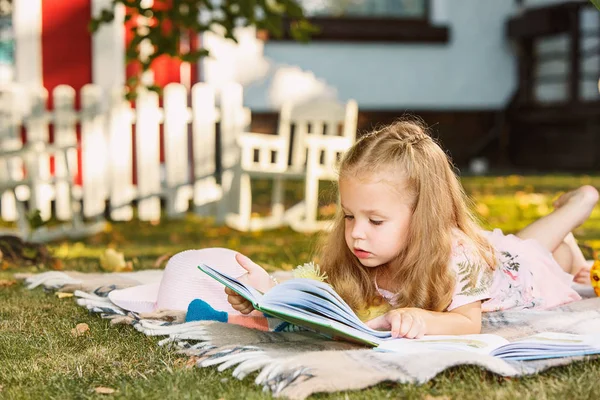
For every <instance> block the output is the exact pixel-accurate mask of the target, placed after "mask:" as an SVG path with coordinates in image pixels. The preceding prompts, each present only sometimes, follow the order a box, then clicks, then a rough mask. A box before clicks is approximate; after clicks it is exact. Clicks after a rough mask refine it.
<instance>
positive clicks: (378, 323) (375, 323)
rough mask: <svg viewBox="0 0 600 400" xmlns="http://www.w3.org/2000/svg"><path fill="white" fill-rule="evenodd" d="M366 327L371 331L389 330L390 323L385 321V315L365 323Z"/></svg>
mask: <svg viewBox="0 0 600 400" xmlns="http://www.w3.org/2000/svg"><path fill="white" fill-rule="evenodd" d="M366 325H367V326H368V327H369V328H371V329H389V328H390V323H389V322H388V320H387V319H386V316H385V315H380V316H379V317H376V318H373V319H372V320H370V321H367V322H366Z"/></svg>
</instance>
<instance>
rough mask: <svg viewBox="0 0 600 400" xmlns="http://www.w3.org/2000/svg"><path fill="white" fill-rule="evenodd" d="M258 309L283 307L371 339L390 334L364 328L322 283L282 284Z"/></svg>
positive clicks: (302, 280) (346, 305)
mask: <svg viewBox="0 0 600 400" xmlns="http://www.w3.org/2000/svg"><path fill="white" fill-rule="evenodd" d="M261 303H262V306H263V307H265V309H266V308H267V307H269V306H270V305H278V306H283V305H285V306H286V309H288V310H290V311H293V310H296V309H297V310H303V311H304V312H305V313H309V314H311V313H314V314H315V315H317V316H320V317H322V318H326V319H332V320H335V321H336V322H338V323H341V324H344V325H347V326H349V327H352V328H354V329H357V330H360V331H362V332H365V333H368V334H370V335H373V336H375V337H380V338H383V337H389V336H390V333H389V331H388V332H382V331H376V330H374V329H371V328H369V327H368V326H367V325H365V323H364V322H362V321H361V320H360V318H358V316H357V315H356V314H355V313H354V311H352V309H351V308H350V306H349V305H348V304H346V302H344V300H342V298H341V297H340V296H339V295H338V294H337V293H336V292H335V291H334V290H333V289H332V288H331V286H329V285H327V284H326V283H323V282H319V281H316V280H313V279H292V280H289V281H285V282H283V283H281V284H279V285H277V286H275V287H274V288H273V289H271V290H270V291H269V292H268V293H267V294H265V296H264V298H263V300H262V302H261Z"/></svg>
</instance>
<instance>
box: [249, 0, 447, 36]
mask: <svg viewBox="0 0 600 400" xmlns="http://www.w3.org/2000/svg"><path fill="white" fill-rule="evenodd" d="M430 8H431V0H426V1H425V14H424V16H423V17H422V18H415V17H410V18H402V17H362V16H341V17H326V16H315V17H309V18H307V19H308V21H310V22H311V23H312V24H313V25H315V26H317V27H319V29H320V32H319V33H318V34H315V35H313V36H312V38H311V42H363V43H364V42H387V43H433V44H436V43H437V44H444V43H448V41H449V40H450V34H449V28H448V27H446V26H434V25H431V23H430ZM291 23H293V22H291V21H285V22H284V29H283V35H282V37H280V38H277V37H271V36H269V35H268V34H267V33H266V32H260V33H259V37H260V38H261V39H263V40H268V41H292V40H293V39H292V36H291V34H290V25H291Z"/></svg>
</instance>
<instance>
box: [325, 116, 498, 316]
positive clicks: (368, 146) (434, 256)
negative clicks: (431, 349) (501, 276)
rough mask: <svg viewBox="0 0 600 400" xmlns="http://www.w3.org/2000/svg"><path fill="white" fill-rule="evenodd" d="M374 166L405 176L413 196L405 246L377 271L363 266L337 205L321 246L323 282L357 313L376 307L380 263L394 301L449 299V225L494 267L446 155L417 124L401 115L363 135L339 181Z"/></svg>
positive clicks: (424, 304) (439, 307)
mask: <svg viewBox="0 0 600 400" xmlns="http://www.w3.org/2000/svg"><path fill="white" fill-rule="evenodd" d="M380 171H386V172H387V171H389V172H392V173H393V175H396V176H398V175H399V176H402V177H403V178H405V180H406V183H407V184H408V187H409V191H410V192H411V193H412V194H413V195H414V196H413V197H414V203H413V214H412V219H411V223H410V228H409V232H408V242H407V244H406V246H405V247H404V250H402V251H401V253H400V254H399V255H398V256H397V257H396V258H395V259H393V260H392V261H390V262H389V263H388V264H387V265H382V266H379V267H377V268H376V269H373V268H366V267H364V266H362V264H361V263H360V262H359V261H358V259H357V258H356V256H355V255H354V254H353V253H352V252H351V251H350V249H348V246H347V245H346V242H345V237H344V230H345V221H344V215H343V212H342V211H341V210H338V212H337V214H336V217H335V222H334V227H333V230H332V232H331V233H330V234H329V235H328V237H327V238H326V240H325V241H324V242H323V243H322V245H321V248H320V255H319V263H320V265H321V268H322V270H323V272H324V273H325V274H327V277H328V282H329V283H330V284H331V285H332V286H333V287H334V288H335V290H336V291H337V292H338V293H339V294H340V295H341V296H342V298H343V299H344V300H346V302H348V304H349V305H350V306H351V307H352V308H353V309H355V310H357V311H359V310H364V309H366V308H368V307H373V306H378V305H381V303H382V298H381V296H380V295H379V294H378V292H377V290H376V288H375V285H374V279H375V276H374V274H375V272H376V270H378V269H380V268H385V273H386V276H387V277H389V278H390V280H389V284H388V285H387V286H388V287H386V289H390V290H393V292H394V293H396V297H395V299H394V300H395V306H397V307H419V308H423V309H427V310H432V311H443V310H445V309H446V308H447V307H448V306H449V305H450V302H451V300H452V295H453V292H454V287H455V286H454V285H455V276H454V272H453V271H452V270H451V269H450V268H449V261H450V257H451V251H452V239H453V233H452V231H453V229H458V230H460V231H461V232H463V233H464V236H466V238H468V239H470V241H471V242H472V247H473V249H474V250H475V254H476V255H478V256H479V257H480V258H481V260H482V262H485V263H486V264H487V265H488V266H489V267H490V268H494V266H495V261H494V260H495V258H494V252H493V249H492V248H491V246H490V244H489V243H488V242H487V240H485V238H484V237H482V235H481V234H480V233H479V227H478V224H477V223H476V220H475V218H474V216H473V214H472V213H471V211H470V210H469V207H468V198H467V196H466V194H465V192H464V190H463V188H462V186H461V184H460V182H459V180H458V178H457V176H456V174H455V173H454V170H453V167H452V163H451V162H450V159H449V158H448V156H447V155H446V153H444V151H443V150H442V149H441V148H440V146H439V145H438V144H437V143H436V142H435V141H434V140H433V139H432V138H431V136H429V134H428V133H427V129H426V128H425V127H424V125H423V123H422V122H420V121H416V120H401V121H397V122H395V123H393V124H391V125H389V126H386V127H384V128H383V129H379V130H376V131H374V132H371V133H369V134H367V135H365V136H363V137H362V138H361V139H360V140H358V141H357V142H356V143H355V144H354V146H353V147H352V148H351V149H350V150H349V151H348V152H347V153H346V154H345V155H344V157H343V158H342V161H341V164H340V176H339V179H344V178H346V177H353V176H356V175H359V176H361V177H364V176H367V177H369V176H370V174H371V175H372V174H374V173H377V172H380ZM393 175H392V176H393Z"/></svg>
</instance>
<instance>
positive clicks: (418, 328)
mask: <svg viewBox="0 0 600 400" xmlns="http://www.w3.org/2000/svg"><path fill="white" fill-rule="evenodd" d="M367 325H368V326H369V327H371V328H373V329H389V330H391V331H392V337H406V338H411V339H412V338H420V337H422V336H423V335H467V334H474V333H480V332H481V301H475V302H473V303H469V304H465V305H464V306H460V307H457V308H455V309H453V310H452V311H448V312H436V311H427V310H423V309H420V308H398V309H395V310H392V311H389V312H388V313H386V314H385V315H382V316H380V317H377V318H374V319H372V320H371V321H369V322H367Z"/></svg>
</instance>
